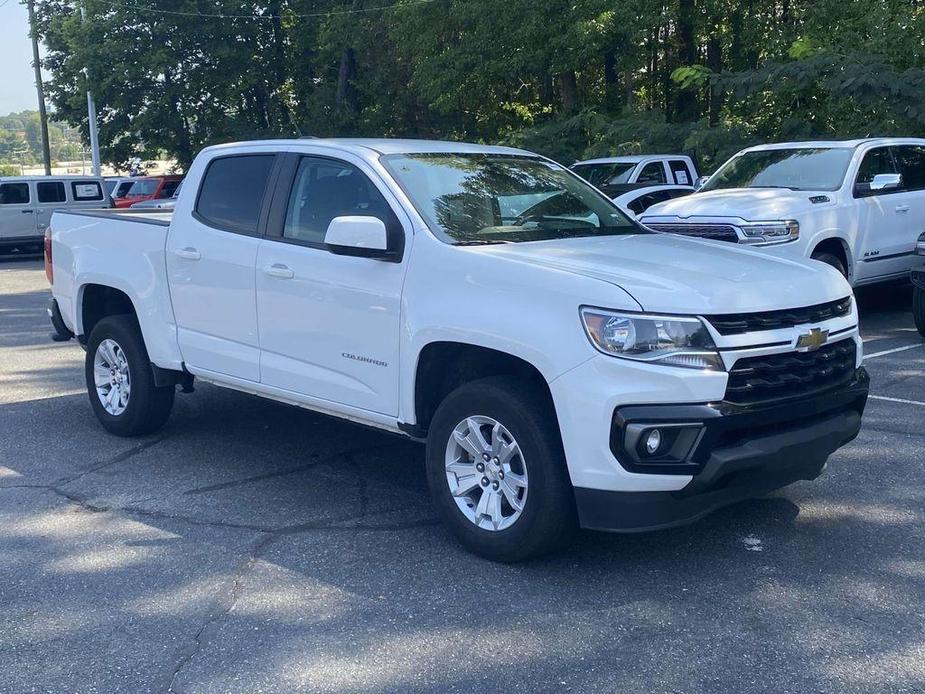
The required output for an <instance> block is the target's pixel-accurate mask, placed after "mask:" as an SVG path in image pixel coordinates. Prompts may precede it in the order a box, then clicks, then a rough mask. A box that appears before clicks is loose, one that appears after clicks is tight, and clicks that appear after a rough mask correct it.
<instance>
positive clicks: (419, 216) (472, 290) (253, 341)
mask: <svg viewBox="0 0 925 694" xmlns="http://www.w3.org/2000/svg"><path fill="white" fill-rule="evenodd" d="M46 254H47V255H46V269H47V273H48V276H49V279H50V281H51V282H52V293H53V298H52V300H51V303H50V306H49V314H50V316H51V319H52V323H53V324H54V326H55V330H56V337H57V339H69V338H71V337H73V336H76V338H77V340H78V341H79V342H80V343H81V344H82V345H83V346H84V347H85V348H86V361H85V375H86V382H87V389H88V393H89V397H90V403H91V405H92V408H93V411H94V413H95V414H96V416H97V418H98V419H99V421H100V422H101V423H102V425H103V426H104V427H105V428H106V429H107V430H108V431H110V432H112V433H114V434H117V435H121V436H132V435H138V434H143V433H147V432H151V431H153V430H155V429H157V428H159V427H161V426H162V425H164V424H165V423H166V422H167V420H168V417H169V414H170V411H171V406H172V404H173V401H174V396H175V392H176V390H177V386H178V385H180V386H183V389H184V391H190V390H191V389H192V386H193V380H194V379H198V380H202V381H208V382H211V383H214V384H217V385H220V386H223V387H227V388H233V389H237V390H241V391H244V392H248V393H253V394H256V395H259V396H261V397H265V398H269V399H272V400H278V401H281V402H285V403H290V404H293V405H298V406H301V407H305V408H308V409H311V410H315V411H318V412H322V413H326V414H329V415H333V416H336V417H341V418H344V419H348V420H351V421H354V422H358V423H361V424H364V425H368V426H372V427H378V428H381V429H384V430H387V431H390V432H394V433H397V434H402V435H406V436H410V437H412V438H415V439H419V440H422V441H426V456H425V460H426V462H425V467H426V470H424V471H422V472H423V473H424V474H426V476H427V479H428V483H429V487H430V490H431V495H432V497H433V501H434V504H435V506H436V508H437V509H438V510H439V512H440V513H441V515H442V516H443V518H444V519H445V521H446V522H447V524H448V525H449V527H450V528H451V529H452V531H453V532H454V533H455V534H456V536H457V537H458V538H459V539H460V541H461V542H462V543H463V544H464V545H465V546H466V547H468V548H469V549H471V550H472V551H474V552H477V553H479V554H481V555H483V556H486V557H490V558H492V559H496V560H505V561H513V560H518V559H523V558H526V557H531V556H535V555H537V554H540V553H542V552H545V551H549V550H551V549H553V548H555V547H557V546H560V545H561V544H562V543H563V542H565V541H566V540H567V539H568V537H569V536H570V534H571V531H572V530H573V529H574V528H575V527H576V526H578V525H581V526H584V527H588V528H596V529H603V530H613V531H622V532H629V531H641V530H651V529H656V528H663V527H669V526H673V525H677V524H680V523H685V522H690V521H692V520H694V519H696V518H699V517H700V516H702V515H703V514H705V513H708V512H709V511H711V510H712V509H714V508H716V507H718V506H721V505H723V504H727V503H730V502H733V501H737V500H740V499H744V498H748V497H750V496H753V495H756V494H761V493H764V492H766V491H769V490H772V489H776V488H778V487H781V486H784V485H786V484H789V483H791V482H793V481H795V480H798V479H814V478H816V477H817V476H818V475H819V474H820V473H821V472H822V469H823V467H824V465H825V463H826V459H827V458H828V457H829V455H830V454H831V453H832V452H833V451H835V450H836V449H837V448H839V447H840V446H841V445H843V444H844V443H846V442H847V441H850V440H851V439H853V438H854V437H855V436H856V435H857V433H858V430H859V428H860V423H861V415H862V413H863V411H864V406H865V403H866V399H867V391H868V377H867V375H866V372H865V370H864V369H863V367H862V366H861V360H862V344H861V340H860V337H859V334H858V316H857V310H856V308H855V305H854V302H853V299H852V294H851V289H850V287H849V286H848V284H847V282H845V280H844V278H842V277H841V276H840V275H839V274H838V273H837V272H835V271H834V270H832V269H831V268H828V267H825V266H823V265H820V264H815V263H813V264H809V263H794V262H790V261H785V260H778V259H774V258H769V257H766V256H764V255H763V254H762V253H760V252H758V251H755V250H749V249H743V248H739V247H736V246H734V245H731V244H730V245H727V246H722V247H717V246H716V244H711V243H706V242H703V241H699V240H694V239H686V238H682V237H679V236H673V235H669V234H657V233H653V232H651V231H648V230H646V229H645V228H643V227H641V226H640V225H638V224H637V223H636V222H634V221H632V220H630V219H628V218H627V217H626V216H625V215H624V214H623V213H621V212H620V210H619V209H618V208H617V207H616V206H614V205H613V203H612V202H611V201H610V200H609V199H607V198H606V197H605V196H603V195H602V194H601V193H600V192H599V191H597V190H596V189H595V188H593V187H591V186H590V185H588V184H587V183H585V182H584V181H583V180H582V179H580V178H579V177H577V176H575V175H574V174H572V173H570V172H569V171H568V170H567V169H565V168H564V167H562V166H559V165H558V164H556V163H554V162H552V161H549V160H548V159H544V158H542V157H539V156H537V155H534V154H531V153H529V152H525V151H521V150H516V149H509V148H503V147H487V146H479V145H467V144H459V143H445V142H426V141H402V140H296V141H265V142H251V143H241V144H231V145H224V146H219V147H210V148H208V149H206V150H204V151H203V152H201V153H200V155H199V156H198V157H197V159H196V161H195V162H194V164H193V166H192V168H191V169H190V171H189V174H188V176H187V178H186V183H185V184H184V187H183V191H182V193H181V194H180V196H179V199H178V200H177V204H176V207H175V209H174V211H173V212H172V213H171V212H148V211H142V212H137V211H130V210H119V211H111V212H66V213H61V214H56V215H55V216H54V218H53V220H52V224H51V230H50V232H49V234H48V243H47V244H46ZM414 472H415V471H413V470H410V471H409V474H414Z"/></svg>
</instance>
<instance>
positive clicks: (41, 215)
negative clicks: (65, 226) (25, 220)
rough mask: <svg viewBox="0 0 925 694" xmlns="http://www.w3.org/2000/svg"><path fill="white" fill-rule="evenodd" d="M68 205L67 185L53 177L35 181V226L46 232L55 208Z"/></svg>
mask: <svg viewBox="0 0 925 694" xmlns="http://www.w3.org/2000/svg"><path fill="white" fill-rule="evenodd" d="M64 207H67V187H66V186H65V183H64V181H56V180H55V179H53V178H50V179H48V180H41V181H36V182H35V228H36V231H37V232H38V233H39V234H44V233H45V230H46V229H47V228H48V224H49V223H50V222H51V215H52V213H53V212H54V211H55V210H60V209H62V208H64Z"/></svg>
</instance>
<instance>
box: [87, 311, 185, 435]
mask: <svg viewBox="0 0 925 694" xmlns="http://www.w3.org/2000/svg"><path fill="white" fill-rule="evenodd" d="M103 343H106V344H105V345H104V348H103V349H102V350H101V349H100V345H102V344H103ZM98 360H102V364H101V362H100V361H98ZM109 362H114V364H115V366H116V368H115V369H113V368H109V369H108V370H109V372H110V376H111V377H112V378H113V379H120V380H119V383H118V384H116V385H113V384H114V381H110V382H109V383H105V382H102V387H103V389H104V390H107V388H106V386H107V385H108V386H109V388H108V391H109V392H110V393H112V392H113V390H115V391H116V392H115V393H114V394H113V398H112V400H113V402H110V403H109V408H110V409H109V410H107V406H106V405H104V403H103V400H102V397H103V396H102V395H101V394H100V393H99V392H98V389H97V384H96V377H95V370H96V367H97V366H100V371H101V374H100V375H101V376H103V377H105V371H106V370H107V367H106V364H109ZM120 364H121V365H124V368H121V369H120V368H119V365H120ZM117 372H118V373H117ZM84 373H85V375H86V380H87V393H88V395H89V396H90V405H91V406H92V407H93V412H94V414H96V418H97V419H99V420H100V424H102V425H103V427H104V428H105V429H106V431H108V432H109V433H111V434H115V435H116V436H142V435H144V434H150V433H152V432H154V431H157V430H158V429H160V428H161V427H162V426H163V425H164V423H165V422H166V421H167V418H168V417H170V410H171V409H172V408H173V398H174V394H175V391H176V386H175V385H172V384H171V385H169V386H163V387H160V388H158V387H157V386H155V385H154V374H153V373H152V371H151V360H150V359H149V358H148V350H147V349H145V344H144V340H143V339H142V336H141V330H140V328H139V327H138V322H137V321H136V320H135V317H134V316H131V315H118V316H108V317H107V318H103V319H102V320H100V322H99V323H97V324H96V325H95V326H94V328H93V330H92V332H91V333H90V339H89V340H88V341H87V356H86V360H85V362H84ZM126 381H127V383H128V387H127V388H125V387H124V385H125V383H126ZM116 386H118V388H117V387H116ZM123 390H124V392H125V393H126V395H125V397H124V398H120V397H119V394H121V393H122V392H123Z"/></svg>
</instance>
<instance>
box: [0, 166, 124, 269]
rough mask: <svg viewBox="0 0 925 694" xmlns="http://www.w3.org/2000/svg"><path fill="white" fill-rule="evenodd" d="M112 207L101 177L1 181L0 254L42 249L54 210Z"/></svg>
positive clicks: (56, 177) (37, 177) (32, 177)
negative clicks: (15, 250)
mask: <svg viewBox="0 0 925 694" xmlns="http://www.w3.org/2000/svg"><path fill="white" fill-rule="evenodd" d="M94 207H112V200H111V199H110V198H109V196H108V195H107V194H106V188H105V183H104V181H103V179H102V178H99V177H94V176H13V177H3V178H0V252H2V251H10V250H13V249H19V250H21V251H27V252H31V251H35V252H39V251H41V250H42V239H43V237H44V235H45V229H46V228H47V227H48V222H49V221H50V220H51V213H52V212H54V211H55V210H65V209H77V208H84V209H86V208H94Z"/></svg>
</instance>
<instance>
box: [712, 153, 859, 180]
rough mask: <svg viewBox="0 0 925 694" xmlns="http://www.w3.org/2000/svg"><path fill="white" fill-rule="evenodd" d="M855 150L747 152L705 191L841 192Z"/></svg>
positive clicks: (727, 165)
mask: <svg viewBox="0 0 925 694" xmlns="http://www.w3.org/2000/svg"><path fill="white" fill-rule="evenodd" d="M853 155H854V150H853V149H849V148H847V147H818V148H811V147H795V148H793V149H769V150H764V151H758V152H743V153H742V154H739V155H736V156H734V157H733V158H732V159H730V160H729V161H727V162H726V163H725V164H723V166H722V167H720V169H719V171H717V172H716V173H715V174H713V175H712V176H710V179H709V180H708V181H707V182H706V184H705V185H704V186H703V188H701V191H708V190H720V189H723V188H790V189H791V190H838V189H839V188H841V184H842V181H843V180H844V179H845V172H846V171H847V170H848V164H849V163H850V162H851V157H852V156H853Z"/></svg>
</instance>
